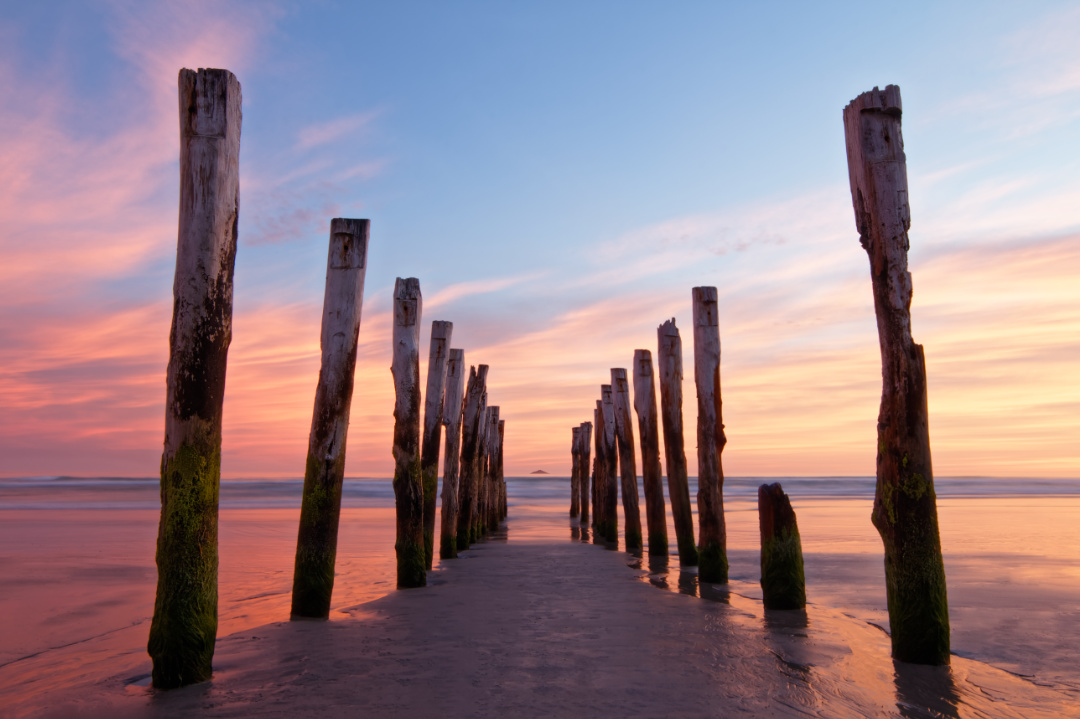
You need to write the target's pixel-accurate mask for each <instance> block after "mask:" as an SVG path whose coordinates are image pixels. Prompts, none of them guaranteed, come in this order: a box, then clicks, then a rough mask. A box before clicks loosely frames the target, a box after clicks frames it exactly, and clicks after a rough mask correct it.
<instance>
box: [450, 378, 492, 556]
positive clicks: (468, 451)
mask: <svg viewBox="0 0 1080 719" xmlns="http://www.w3.org/2000/svg"><path fill="white" fill-rule="evenodd" d="M487 373H488V366H487V365H486V364H482V365H480V366H479V367H470V368H469V383H468V386H467V387H466V390H465V409H464V416H463V417H462V423H461V488H460V491H459V493H458V496H459V497H460V502H459V503H458V504H459V505H460V507H461V514H460V515H459V517H458V527H457V548H458V551H459V552H460V551H461V550H463V549H468V548H469V544H470V543H471V542H472V538H473V537H472V530H473V524H474V522H475V512H476V472H477V466H476V465H477V461H478V446H477V440H478V439H479V436H480V424H481V420H482V419H483V412H482V410H481V407H480V405H481V402H483V400H484V394H485V392H486V391H487V390H486V383H487Z"/></svg>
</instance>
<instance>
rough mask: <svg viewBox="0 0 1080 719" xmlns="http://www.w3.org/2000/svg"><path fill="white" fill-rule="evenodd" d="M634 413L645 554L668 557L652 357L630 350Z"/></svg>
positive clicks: (646, 353)
mask: <svg viewBox="0 0 1080 719" xmlns="http://www.w3.org/2000/svg"><path fill="white" fill-rule="evenodd" d="M634 412H635V413H636V414H637V418H638V436H639V437H640V439H641V482H642V485H643V489H644V490H645V520H646V524H647V526H648V531H649V554H650V555H653V556H664V557H666V556H667V554H668V536H667V517H666V512H665V510H664V487H663V485H662V484H661V482H662V481H663V471H662V470H661V469H660V430H659V426H658V424H657V417H656V384H655V381H654V380H653V366H652V353H651V352H649V350H634Z"/></svg>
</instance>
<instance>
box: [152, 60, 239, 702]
mask: <svg viewBox="0 0 1080 719" xmlns="http://www.w3.org/2000/svg"><path fill="white" fill-rule="evenodd" d="M177 85H178V91H179V100H180V102H179V106H180V213H179V222H178V228H177V243H176V271H175V274H174V276H173V315H172V327H171V330H170V333H169V366H168V370H167V373H166V394H165V441H164V446H163V450H162V454H161V520H160V524H159V525H158V539H157V554H156V561H157V570H158V577H157V596H156V598H155V600H154V617H153V619H152V621H151V623H150V636H149V638H148V640H147V651H148V653H149V654H150V658H151V659H152V661H153V670H152V675H151V680H152V682H153V685H154V687H156V688H158V689H171V688H174V687H180V686H184V685H186V684H192V683H195V682H201V681H204V680H206V679H209V678H210V674H211V670H212V662H213V657H214V642H215V640H216V637H217V603H218V601H217V599H218V598H217V572H218V546H217V539H218V532H217V529H218V491H219V482H220V478H221V412H222V401H223V399H224V395H225V370H226V365H227V360H228V353H229V344H230V342H231V341H232V299H233V267H234V264H235V260H236V229H237V221H238V217H239V196H240V119H241V118H240V115H241V112H240V108H241V98H240V83H239V82H238V81H237V79H236V77H235V76H234V75H233V74H232V73H231V72H229V71H228V70H209V69H204V70H199V71H198V72H193V71H191V70H187V69H184V70H181V71H180V75H179V78H178V81H177Z"/></svg>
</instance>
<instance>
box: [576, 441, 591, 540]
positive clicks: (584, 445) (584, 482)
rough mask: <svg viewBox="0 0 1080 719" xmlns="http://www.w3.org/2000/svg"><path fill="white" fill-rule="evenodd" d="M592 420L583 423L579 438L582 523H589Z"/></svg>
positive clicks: (579, 483)
mask: <svg viewBox="0 0 1080 719" xmlns="http://www.w3.org/2000/svg"><path fill="white" fill-rule="evenodd" d="M592 427H593V426H592V422H582V423H581V435H580V436H579V438H578V442H579V444H578V492H580V493H581V524H588V523H589V502H590V501H591V499H592V495H591V493H590V492H589V487H590V486H591V483H590V482H589V466H590V462H589V449H590V446H591V444H592Z"/></svg>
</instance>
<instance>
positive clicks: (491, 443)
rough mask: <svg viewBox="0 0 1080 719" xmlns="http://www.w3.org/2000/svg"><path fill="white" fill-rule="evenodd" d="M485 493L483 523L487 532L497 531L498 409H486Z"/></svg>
mask: <svg viewBox="0 0 1080 719" xmlns="http://www.w3.org/2000/svg"><path fill="white" fill-rule="evenodd" d="M486 484H487V492H486V493H485V494H486V499H487V501H486V503H485V505H484V513H483V522H484V523H485V524H486V529H487V531H488V532H495V531H498V529H499V408H498V407H497V406H495V407H488V428H487V482H486Z"/></svg>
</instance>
